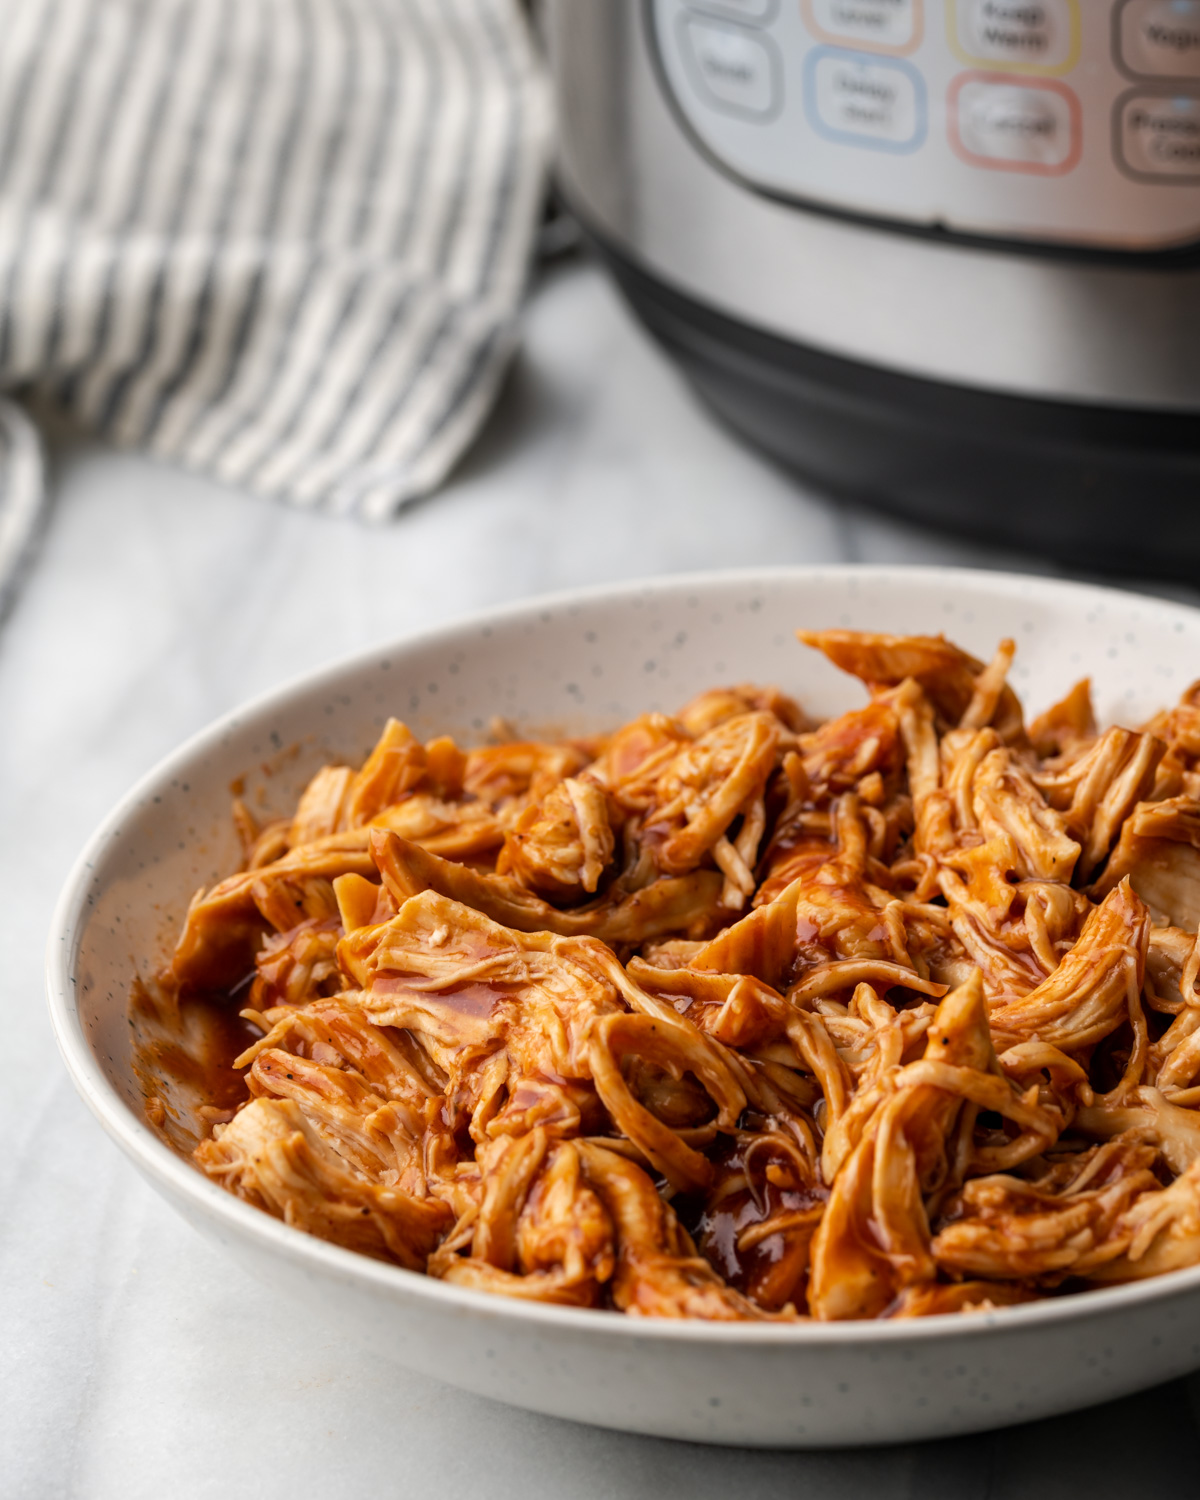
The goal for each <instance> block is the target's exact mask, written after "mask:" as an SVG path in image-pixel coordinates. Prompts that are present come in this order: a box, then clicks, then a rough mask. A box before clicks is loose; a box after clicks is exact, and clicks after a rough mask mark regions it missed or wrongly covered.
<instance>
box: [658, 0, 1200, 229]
mask: <svg viewBox="0 0 1200 1500" xmlns="http://www.w3.org/2000/svg"><path fill="white" fill-rule="evenodd" d="M649 14H650V17H651V25H652V27H653V30H654V33H655V40H656V42H657V47H658V53H659V58H660V62H661V66H662V71H663V75H664V77H665V80H666V83H667V86H668V88H669V89H670V92H671V93H672V95H673V96H674V99H675V102H676V105H677V107H678V108H679V110H680V111H681V112H682V114H683V116H684V117H685V119H686V120H687V122H688V124H689V125H690V126H691V129H692V130H693V132H694V133H695V135H696V136H697V137H698V138H699V140H700V141H701V142H702V143H703V144H704V146H705V147H706V148H707V150H708V151H709V152H710V153H711V155H712V156H713V157H715V158H716V159H717V160H718V161H719V162H720V163H721V164H722V165H723V166H724V167H725V168H726V169H727V170H729V171H731V172H733V173H734V174H736V175H737V176H738V177H740V178H742V179H743V180H745V181H746V182H748V183H750V184H752V185H753V186H756V187H759V188H762V189H765V190H767V191H769V192H772V193H776V194H779V195H782V196H785V197H792V198H796V199H799V200H802V201H807V202H811V203H816V204H821V205H825V206H827V207H830V208H835V209H840V210H844V211H847V212H851V213H858V214H865V215H869V216H871V217H875V218H884V219H894V220H898V221H901V222H904V223H909V224H914V225H924V226H928V227H940V228H945V229H949V230H955V231H958V232H961V233H968V234H983V235H990V236H999V237H1004V238H1014V237H1016V238H1025V239H1033V240H1038V241H1044V242H1050V243H1055V242H1057V243H1060V244H1074V245H1087V246H1092V247H1096V248H1108V249H1118V250H1162V249H1170V248H1173V247H1176V246H1181V245H1187V244H1190V243H1192V242H1194V241H1197V240H1200V0H1115V3H1114V0H649Z"/></svg>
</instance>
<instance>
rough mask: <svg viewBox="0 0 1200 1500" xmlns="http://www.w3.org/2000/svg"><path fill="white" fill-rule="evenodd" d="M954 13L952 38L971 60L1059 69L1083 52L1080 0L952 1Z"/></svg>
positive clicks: (962, 54)
mask: <svg viewBox="0 0 1200 1500" xmlns="http://www.w3.org/2000/svg"><path fill="white" fill-rule="evenodd" d="M1093 3H1094V0H1093ZM950 12H951V13H950V18H949V19H950V26H951V42H952V44H953V45H954V47H955V50H956V51H957V52H958V54H959V56H960V57H962V58H963V59H964V60H965V61H967V62H976V63H992V64H997V63H999V64H1002V65H1003V66H1004V67H1007V68H1017V69H1026V68H1027V69H1029V70H1030V71H1031V72H1040V73H1057V72H1066V71H1067V70H1068V69H1069V68H1072V67H1074V65H1075V61H1076V59H1077V58H1078V56H1079V4H1078V0H952V4H951V7H950Z"/></svg>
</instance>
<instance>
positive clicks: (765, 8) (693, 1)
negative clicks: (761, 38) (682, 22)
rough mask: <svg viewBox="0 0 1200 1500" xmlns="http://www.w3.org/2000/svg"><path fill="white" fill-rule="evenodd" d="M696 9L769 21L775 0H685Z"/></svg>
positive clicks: (749, 19)
mask: <svg viewBox="0 0 1200 1500" xmlns="http://www.w3.org/2000/svg"><path fill="white" fill-rule="evenodd" d="M687 3H688V4H689V5H692V6H694V7H695V8H696V9H697V10H715V11H721V12H724V13H726V14H728V15H731V16H737V17H738V18H740V19H742V20H746V21H769V20H770V19H771V16H772V15H773V13H774V11H775V5H776V0H687Z"/></svg>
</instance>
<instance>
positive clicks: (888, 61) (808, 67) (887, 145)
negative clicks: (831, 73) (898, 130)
mask: <svg viewBox="0 0 1200 1500" xmlns="http://www.w3.org/2000/svg"><path fill="white" fill-rule="evenodd" d="M826 57H841V58H846V59H848V60H849V61H850V62H853V63H859V64H862V65H865V66H867V67H871V68H887V69H890V70H891V71H892V72H896V73H906V74H907V75H908V77H909V79H910V80H911V81H912V84H913V96H914V98H915V100H916V105H917V128H916V133H915V134H914V135H913V137H912V139H911V140H908V141H884V140H880V139H879V138H878V137H877V136H871V135H856V134H855V133H854V132H853V131H850V130H835V129H833V128H832V127H831V126H829V125H827V124H826V123H825V122H824V120H822V119H821V116H820V114H819V113H818V111H817V98H816V95H817V64H818V63H819V62H820V61H821V60H822V58H826ZM803 99H804V114H805V117H806V118H807V120H808V123H809V125H810V126H811V127H812V128H813V130H815V131H816V133H817V134H818V135H819V136H821V137H822V138H823V139H825V140H827V141H836V142H838V144H839V145H843V146H858V147H859V148H865V149H866V150H868V151H887V152H890V153H891V155H893V156H908V155H910V154H911V153H912V152H914V151H919V150H920V149H921V147H922V146H923V145H924V144H925V139H926V136H927V135H928V133H929V106H928V100H927V98H926V93H925V80H924V78H923V77H922V76H921V74H920V73H919V72H918V71H917V69H916V68H914V67H913V65H912V64H911V63H909V62H906V61H905V60H904V59H903V58H902V57H883V56H881V55H880V54H879V53H878V52H857V51H855V50H853V49H852V48H850V47H813V48H812V49H811V51H810V52H809V53H808V55H807V57H806V58H805V59H804V86H803Z"/></svg>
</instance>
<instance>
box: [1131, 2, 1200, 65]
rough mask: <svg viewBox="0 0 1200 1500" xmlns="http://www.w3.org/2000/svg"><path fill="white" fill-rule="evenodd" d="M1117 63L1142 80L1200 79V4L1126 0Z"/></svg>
mask: <svg viewBox="0 0 1200 1500" xmlns="http://www.w3.org/2000/svg"><path fill="white" fill-rule="evenodd" d="M1117 60H1118V61H1119V62H1120V64H1121V66H1122V67H1123V68H1124V69H1125V70H1126V71H1127V72H1129V73H1133V74H1136V75H1138V76H1140V77H1143V78H1200V0H1125V3H1124V4H1123V5H1122V6H1121V7H1120V10H1119V11H1118V13H1117Z"/></svg>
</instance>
